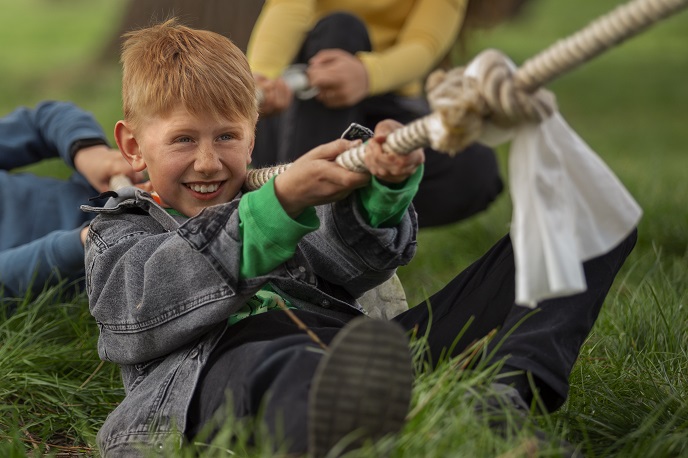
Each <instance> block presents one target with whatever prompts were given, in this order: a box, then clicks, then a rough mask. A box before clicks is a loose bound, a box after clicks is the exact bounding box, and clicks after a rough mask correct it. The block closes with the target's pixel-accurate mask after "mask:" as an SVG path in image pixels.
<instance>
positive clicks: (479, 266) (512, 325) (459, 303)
mask: <svg viewBox="0 0 688 458" xmlns="http://www.w3.org/2000/svg"><path fill="white" fill-rule="evenodd" d="M636 238H637V233H636V232H635V231H634V232H633V233H632V234H630V235H629V236H628V237H627V238H626V239H625V240H624V241H623V242H621V243H620V244H619V245H618V246H617V247H615V248H614V249H613V250H611V251H610V252H609V253H607V254H604V255H602V256H600V257H597V258H595V259H592V260H589V261H587V262H585V263H584V269H585V275H586V280H587V289H586V291H585V292H582V293H579V294H575V295H571V296H568V297H561V298H555V299H550V300H546V301H543V302H541V303H540V304H539V305H538V307H537V308H535V309H534V310H532V309H529V308H525V307H521V306H518V305H515V304H514V298H515V294H514V256H513V249H512V245H511V240H510V238H509V236H505V237H504V238H503V239H501V240H500V241H499V242H497V243H496V244H495V245H494V246H493V247H492V248H491V249H490V250H489V251H488V252H487V253H486V254H485V255H484V256H482V257H481V258H480V259H479V260H478V261H476V262H475V263H473V264H472V265H471V266H469V267H468V268H467V269H465V270H464V271H463V272H461V273H460V274H459V275H458V276H456V277H455V278H454V279H453V280H452V281H451V282H449V283H448V284H447V285H446V286H445V287H444V288H443V289H442V290H440V291H439V292H437V293H436V294H434V295H433V296H431V297H430V299H429V305H430V307H431V308H432V313H430V312H431V311H430V309H429V307H428V305H427V304H426V303H421V304H418V305H417V306H415V307H412V308H411V309H409V310H408V311H406V312H404V313H402V314H401V315H399V316H397V317H395V318H394V321H397V322H398V323H400V324H401V325H402V326H403V327H404V328H405V329H406V330H407V331H408V332H409V333H411V332H413V331H414V330H417V331H418V335H427V342H428V346H429V352H428V353H427V354H426V355H425V357H426V358H427V362H428V363H429V365H430V366H431V367H434V366H436V364H437V363H438V361H440V358H441V357H442V355H444V354H445V353H446V352H447V351H448V349H450V348H452V349H453V350H452V353H451V355H450V356H456V355H458V354H460V353H462V352H463V351H464V350H465V349H466V348H467V347H468V346H470V345H471V344H472V343H473V342H475V341H477V340H479V339H482V338H483V337H485V336H487V335H488V334H489V333H490V332H491V331H492V330H497V333H496V334H495V335H494V336H493V337H492V339H490V343H489V344H488V348H487V353H486V354H489V352H491V351H492V349H495V348H496V351H495V352H494V356H493V357H492V359H491V360H490V363H491V364H504V365H503V366H502V367H501V369H500V372H501V373H502V374H505V375H507V374H513V373H514V372H518V375H510V376H509V377H508V382H509V383H512V384H513V385H514V386H515V388H516V389H517V390H518V391H519V393H520V394H521V396H522V397H523V398H524V400H526V401H527V402H530V400H531V399H532V397H533V393H532V391H531V389H530V384H529V380H528V376H527V375H526V374H530V375H532V379H533V381H534V383H535V386H536V389H537V391H538V392H539V396H540V397H541V399H542V401H543V403H544V405H545V407H546V408H547V409H548V410H550V411H551V410H555V409H557V408H558V407H560V406H561V405H562V404H563V402H564V401H565V399H566V397H567V394H568V390H569V381H568V380H569V375H570V374H571V370H572V368H573V365H574V363H575V362H576V359H577V357H578V354H579V352H580V348H581V345H582V344H583V342H584V340H585V339H586V338H587V336H588V334H589V333H590V330H591V329H592V327H593V325H594V323H595V321H596V319H597V316H598V314H599V311H600V308H601V307H602V304H603V302H604V299H605V297H606V295H607V293H608V291H609V288H610V287H611V285H612V282H613V281H614V278H615V277H616V274H617V273H618V271H619V269H620V268H621V266H622V265H623V263H624V261H625V259H626V258H627V256H628V255H629V253H630V252H631V250H632V249H633V246H634V245H635V242H636ZM297 313H298V315H299V317H300V318H301V320H302V321H303V322H304V323H305V324H306V325H307V326H308V327H309V328H310V329H311V330H313V331H314V332H315V333H316V334H317V335H318V336H319V337H320V338H321V339H322V340H323V341H324V342H326V343H329V342H330V341H331V340H332V338H333V337H334V336H335V335H336V333H337V332H338V331H339V330H340V329H341V328H342V327H343V326H344V325H345V323H344V322H342V321H339V320H335V319H333V318H329V317H324V316H320V315H317V314H313V313H306V312H298V311H297ZM426 331H429V332H426ZM322 354H323V352H322V351H321V350H320V349H319V347H318V346H317V345H315V344H314V343H313V341H312V340H311V339H310V338H309V337H308V336H307V335H305V333H304V332H303V331H301V330H300V329H299V328H298V327H297V325H296V324H295V323H294V322H293V321H291V319H290V318H289V317H288V316H287V315H286V314H285V313H282V312H279V311H276V312H268V313H265V314H263V315H257V316H254V317H250V318H246V319H244V320H243V321H240V322H239V323H237V324H235V325H233V326H232V327H230V328H229V329H228V330H227V332H226V333H225V336H224V338H223V340H222V341H221V342H220V344H219V345H218V347H217V348H216V349H215V350H214V351H213V353H212V355H211V357H210V360H209V362H208V364H207V365H206V367H205V368H204V370H203V375H202V378H201V381H200V383H199V386H198V387H197V389H196V392H195V395H194V398H193V400H192V404H191V407H190V411H189V417H188V425H189V426H188V428H187V435H188V436H189V437H191V436H193V435H194V434H195V433H197V432H198V431H199V430H200V428H201V427H202V425H203V424H205V423H206V422H207V421H209V419H210V418H211V416H212V415H213V413H214V412H216V411H217V410H218V409H219V408H221V407H222V406H223V405H225V395H226V393H231V397H230V399H231V400H232V401H231V402H232V404H231V405H232V410H233V413H234V415H235V416H236V417H254V416H257V415H259V414H261V415H262V416H263V418H264V419H265V422H266V424H267V426H268V430H269V431H270V432H271V433H272V434H275V435H276V436H277V437H285V438H287V440H288V441H289V442H290V444H291V448H290V449H291V451H293V452H304V451H305V450H306V446H307V424H308V423H307V409H308V393H309V390H310V384H311V380H312V378H313V374H314V372H315V369H316V367H317V365H318V363H319V361H320V359H321V357H322Z"/></svg>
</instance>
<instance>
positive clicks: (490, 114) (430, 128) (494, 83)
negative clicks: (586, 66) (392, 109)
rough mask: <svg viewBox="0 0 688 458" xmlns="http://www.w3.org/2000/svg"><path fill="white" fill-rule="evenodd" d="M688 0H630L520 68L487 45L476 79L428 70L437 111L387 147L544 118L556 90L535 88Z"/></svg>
mask: <svg viewBox="0 0 688 458" xmlns="http://www.w3.org/2000/svg"><path fill="white" fill-rule="evenodd" d="M686 6H688V0H632V1H631V2H629V3H627V4H625V5H621V6H619V7H617V8H616V9H614V10H612V11H611V12H609V13H607V14H606V15H604V16H602V17H600V18H598V19H597V20H595V21H593V22H591V23H590V24H589V25H588V26H586V27H585V28H584V29H582V30H580V31H579V32H577V33H575V34H574V35H572V36H570V37H569V38H566V39H563V40H559V41H557V42H556V43H554V44H553V45H552V46H550V47H548V48H547V49H545V50H544V51H542V52H540V53H538V54H537V55H536V56H534V57H532V58H530V59H529V60H527V61H526V62H525V63H524V64H523V65H522V66H521V67H520V68H518V69H511V68H509V67H508V65H505V59H504V58H503V57H501V56H500V55H499V53H498V52H496V51H489V52H488V53H490V54H491V55H490V56H489V59H488V61H489V65H485V66H484V67H483V68H482V69H481V70H480V72H479V74H480V75H479V77H478V81H477V82H476V81H475V79H473V78H463V69H461V68H457V69H454V70H452V71H450V72H448V73H446V74H445V73H443V72H437V73H436V74H433V75H430V77H429V78H428V83H427V84H428V98H429V100H430V104H431V106H432V108H433V112H432V113H431V114H429V115H427V116H425V117H423V118H420V119H418V120H416V121H414V122H412V123H410V124H408V125H406V126H403V127H401V128H399V129H397V130H396V131H395V132H393V133H392V134H391V135H389V136H388V137H387V140H386V142H385V143H384V145H383V148H384V149H385V150H387V151H390V152H393V153H395V154H408V153H409V152H411V151H413V150H414V149H416V148H422V147H426V146H431V147H433V148H434V149H436V150H438V151H442V152H445V153H448V154H455V153H456V152H458V151H460V150H461V149H463V148H464V147H465V146H467V145H469V144H470V143H472V142H473V141H475V140H476V139H477V138H478V137H479V135H480V132H481V127H482V123H483V120H485V119H489V120H490V121H491V122H494V123H496V124H499V125H513V124H516V123H518V122H523V121H540V120H542V119H544V118H546V117H547V116H549V114H551V113H552V112H553V111H554V110H555V106H554V98H553V96H552V95H551V93H549V92H548V91H545V90H543V89H538V88H540V87H542V86H543V85H544V84H546V83H548V82H550V81H552V80H553V79H555V78H557V77H558V76H561V75H562V74H564V73H566V72H568V71H570V70H572V69H574V68H576V67H578V66H579V65H581V64H583V63H585V62H587V61H589V60H591V59H592V58H594V57H595V56H597V55H599V54H601V53H602V52H603V51H605V50H607V49H609V48H611V47H613V46H615V45H618V44H620V43H621V42H623V41H625V40H626V39H628V38H630V37H632V36H634V35H636V34H638V33H640V32H641V31H643V30H645V29H647V28H648V27H650V26H651V25H652V24H654V23H656V22H658V21H660V20H661V19H664V18H666V17H669V16H670V15H672V14H674V13H676V12H678V11H680V10H682V9H684V8H686ZM364 156H365V146H364V145H360V146H357V147H355V148H352V149H350V150H347V151H344V152H343V153H342V154H341V155H339V156H338V157H337V163H338V164H340V165H342V166H344V167H346V168H347V169H349V170H352V171H365V170H366V168H365V164H364V162H363V157H364ZM288 165H289V164H286V165H280V166H276V167H268V168H263V169H254V170H250V171H249V172H248V175H247V179H246V185H245V188H246V189H247V190H249V191H251V190H255V189H258V188H259V187H260V186H262V185H263V184H265V183H266V182H267V181H268V180H269V179H270V178H271V177H273V176H275V175H277V174H279V173H281V172H282V171H284V170H286V167H288Z"/></svg>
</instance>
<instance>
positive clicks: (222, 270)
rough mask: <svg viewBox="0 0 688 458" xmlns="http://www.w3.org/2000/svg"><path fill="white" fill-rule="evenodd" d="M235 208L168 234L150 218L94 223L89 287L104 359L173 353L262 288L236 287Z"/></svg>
mask: <svg viewBox="0 0 688 458" xmlns="http://www.w3.org/2000/svg"><path fill="white" fill-rule="evenodd" d="M233 205H234V204H224V205H218V206H215V207H210V208H207V209H205V210H204V211H203V212H201V214H200V215H198V216H196V217H194V218H190V219H189V220H187V221H186V223H184V224H183V225H182V226H180V227H179V228H178V229H177V230H169V231H166V230H161V229H160V228H158V229H157V230H156V228H155V227H154V225H155V224H157V223H156V222H155V221H154V220H153V218H151V217H149V216H147V215H136V214H134V215H132V214H130V213H125V214H114V215H107V214H101V215H99V216H98V217H96V218H95V219H94V220H93V221H92V223H91V226H90V230H89V236H88V239H87V242H86V288H87V292H88V296H89V307H90V311H91V314H92V315H93V316H94V318H95V319H96V322H97V323H98V326H99V328H100V338H99V343H98V350H99V354H100V356H101V358H102V359H105V360H109V361H113V362H115V363H118V364H135V363H140V362H144V361H149V360H151V359H154V358H158V357H161V356H164V355H166V354H169V353H170V352H172V351H174V350H176V349H178V348H179V347H181V346H182V345H185V344H187V343H189V342H191V341H193V340H194V339H196V338H198V337H200V336H201V335H202V334H204V333H205V332H207V331H208V330H209V329H211V328H212V327H214V326H216V325H217V324H218V323H220V322H222V321H223V320H226V319H227V318H228V317H229V315H231V314H232V313H234V312H236V311H237V310H239V309H240V308H241V307H242V306H243V304H244V303H245V301H246V300H247V299H248V298H249V297H251V296H252V295H253V294H254V293H255V292H256V291H257V290H258V289H259V288H260V286H261V285H262V284H263V283H265V279H264V278H260V277H259V278H256V279H250V280H247V282H240V280H239V261H240V254H239V250H240V249H241V243H240V240H239V236H238V212H237V211H235V208H231V207H232V206H233ZM240 283H241V284H240Z"/></svg>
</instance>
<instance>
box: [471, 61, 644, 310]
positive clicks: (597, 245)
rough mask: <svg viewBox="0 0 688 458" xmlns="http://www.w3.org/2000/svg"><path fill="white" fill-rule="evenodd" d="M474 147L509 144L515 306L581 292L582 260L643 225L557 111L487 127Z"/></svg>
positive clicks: (474, 68) (476, 65) (475, 68)
mask: <svg viewBox="0 0 688 458" xmlns="http://www.w3.org/2000/svg"><path fill="white" fill-rule="evenodd" d="M490 53H492V52H490ZM485 55H488V53H483V54H481V55H479V56H478V57H476V58H475V59H474V60H473V61H472V62H471V64H470V65H469V66H468V67H467V68H466V69H465V71H464V76H465V77H467V78H477V77H478V75H480V74H481V70H482V69H481V66H483V65H484V64H485V60H486V59H490V60H491V59H493V58H494V56H489V55H488V57H487V58H485ZM502 58H503V59H504V60H505V65H507V66H508V67H509V68H511V69H515V68H516V67H515V66H514V64H513V63H512V62H511V61H509V60H508V59H507V58H506V57H505V56H502ZM478 141H480V142H481V143H485V144H487V145H489V146H497V145H500V144H503V143H505V142H507V141H511V147H510V152H509V182H510V183H509V185H510V192H511V198H512V204H513V215H512V221H511V231H510V232H511V240H512V244H513V247H514V258H515V263H516V303H517V304H520V305H525V306H528V307H535V306H536V305H537V303H538V302H539V301H542V300H544V299H548V298H553V297H559V296H566V295H569V294H574V293H579V292H582V291H585V289H586V282H585V275H584V272H583V265H582V264H583V262H584V261H586V260H589V259H591V258H594V257H596V256H600V255H602V254H604V253H607V252H608V251H610V250H611V249H612V248H614V247H615V246H616V245H617V244H618V243H620V242H621V241H622V240H623V239H624V238H625V237H626V236H628V235H629V234H630V233H631V232H632V231H633V229H634V228H635V227H636V226H637V224H638V221H639V220H640V217H641V215H642V210H641V209H640V206H639V205H638V204H637V203H636V201H635V200H634V199H633V197H632V196H631V195H630V193H629V192H628V191H627V190H626V188H624V186H623V185H622V184H621V182H620V181H619V179H618V178H617V177H616V176H615V175H614V173H613V172H612V171H611V170H610V169H609V168H608V167H607V166H606V164H605V163H604V162H603V161H602V160H601V159H600V158H599V156H598V155H597V154H595V152H594V151H593V150H592V149H591V148H590V147H589V146H588V145H587V144H586V143H585V142H584V141H583V140H582V139H581V138H580V137H579V136H578V135H576V133H575V132H574V131H573V130H572V129H571V128H570V127H569V126H568V124H567V123H566V121H565V120H564V118H563V117H562V116H561V115H560V114H559V113H558V112H556V111H555V112H553V113H552V114H551V115H550V116H549V117H547V118H546V119H544V120H543V121H541V122H540V123H537V122H525V123H523V122H522V123H517V124H515V125H514V126H513V127H498V126H497V125H496V124H494V123H491V122H489V121H486V122H484V123H483V126H482V133H481V135H480V137H479V138H478Z"/></svg>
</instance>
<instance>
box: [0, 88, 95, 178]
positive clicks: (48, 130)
mask: <svg viewBox="0 0 688 458" xmlns="http://www.w3.org/2000/svg"><path fill="white" fill-rule="evenodd" d="M85 140H91V141H95V142H94V143H92V144H98V143H101V144H107V139H106V136H105V134H104V132H103V129H102V127H101V126H100V124H98V122H97V121H96V120H95V118H94V117H93V116H92V115H91V114H90V113H88V112H86V111H84V110H82V109H81V108H78V107H77V106H76V105H74V104H72V103H69V102H55V101H46V102H42V103H40V104H38V105H37V106H36V107H35V108H33V109H31V108H26V107H21V108H17V109H16V110H14V111H13V112H12V113H10V114H8V115H7V116H5V117H3V118H0V169H3V170H12V169H14V168H17V167H22V166H25V165H29V164H34V163H36V162H40V161H41V160H43V159H48V158H55V157H60V158H62V160H63V161H64V162H65V163H66V164H67V165H69V166H70V167H71V168H74V162H73V160H72V148H73V146H74V145H75V144H76V143H77V142H79V141H85Z"/></svg>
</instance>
